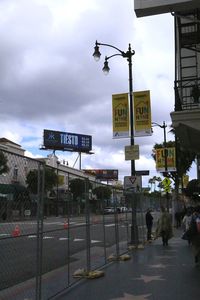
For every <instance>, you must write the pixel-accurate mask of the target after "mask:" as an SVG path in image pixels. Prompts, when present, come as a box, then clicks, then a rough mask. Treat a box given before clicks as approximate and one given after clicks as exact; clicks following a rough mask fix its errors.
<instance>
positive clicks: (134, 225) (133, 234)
mask: <svg viewBox="0 0 200 300" xmlns="http://www.w3.org/2000/svg"><path fill="white" fill-rule="evenodd" d="M99 46H106V47H110V48H113V49H115V50H117V52H118V53H116V54H113V55H111V56H106V57H105V61H104V67H103V69H102V70H103V72H104V73H105V74H108V73H109V71H110V68H109V66H108V60H109V59H110V58H112V57H114V56H122V57H123V58H126V59H127V61H128V70H129V101H130V102H129V107H130V127H131V129H130V133H131V136H130V144H131V146H134V129H133V75H132V56H133V55H134V54H135V51H134V50H132V49H131V44H129V46H128V50H127V51H126V52H124V51H122V50H120V49H119V48H117V47H115V46H112V45H110V44H105V43H98V42H97V41H96V44H95V47H94V53H93V57H94V59H95V60H96V61H98V60H99V59H100V57H101V53H100V51H99ZM131 176H135V161H134V160H131ZM132 196H133V195H132ZM134 198H135V199H133V200H135V203H133V201H132V225H131V242H130V243H131V244H138V227H137V220H136V208H137V202H136V200H137V199H136V195H135V197H134ZM133 204H134V205H133Z"/></svg>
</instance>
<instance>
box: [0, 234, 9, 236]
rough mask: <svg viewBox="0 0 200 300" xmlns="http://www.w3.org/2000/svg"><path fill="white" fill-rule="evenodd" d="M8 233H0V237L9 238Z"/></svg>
mask: <svg viewBox="0 0 200 300" xmlns="http://www.w3.org/2000/svg"><path fill="white" fill-rule="evenodd" d="M9 235H10V234H9V233H0V236H9Z"/></svg>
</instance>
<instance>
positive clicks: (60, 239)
mask: <svg viewBox="0 0 200 300" xmlns="http://www.w3.org/2000/svg"><path fill="white" fill-rule="evenodd" d="M65 240H68V238H59V241H65Z"/></svg>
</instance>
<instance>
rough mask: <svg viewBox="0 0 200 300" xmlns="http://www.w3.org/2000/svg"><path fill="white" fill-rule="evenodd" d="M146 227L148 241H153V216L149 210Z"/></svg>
mask: <svg viewBox="0 0 200 300" xmlns="http://www.w3.org/2000/svg"><path fill="white" fill-rule="evenodd" d="M146 226H147V241H150V240H151V231H152V226H153V216H152V214H151V210H150V209H148V210H147V213H146Z"/></svg>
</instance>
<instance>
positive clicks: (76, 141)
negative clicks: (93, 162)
mask: <svg viewBox="0 0 200 300" xmlns="http://www.w3.org/2000/svg"><path fill="white" fill-rule="evenodd" d="M43 147H44V149H53V150H62V151H75V152H86V153H88V152H89V151H90V150H92V137H91V136H90V135H83V134H77V133H69V132H62V131H54V130H48V129H44V135H43Z"/></svg>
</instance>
